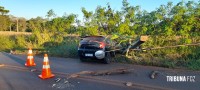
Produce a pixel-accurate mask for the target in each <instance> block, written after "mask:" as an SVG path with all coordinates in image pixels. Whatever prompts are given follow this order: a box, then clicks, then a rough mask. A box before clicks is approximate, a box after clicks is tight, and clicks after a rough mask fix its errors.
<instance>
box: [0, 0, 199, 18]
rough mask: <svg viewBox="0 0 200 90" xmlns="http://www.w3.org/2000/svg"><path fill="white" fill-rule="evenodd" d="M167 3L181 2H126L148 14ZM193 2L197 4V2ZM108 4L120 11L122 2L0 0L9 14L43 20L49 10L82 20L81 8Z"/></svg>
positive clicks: (151, 0) (134, 0) (149, 0)
mask: <svg viewBox="0 0 200 90" xmlns="http://www.w3.org/2000/svg"><path fill="white" fill-rule="evenodd" d="M169 1H171V2H173V4H177V2H180V1H181V0H128V2H129V3H130V5H133V6H136V5H139V6H140V7H141V9H142V10H147V11H149V12H150V11H152V10H155V9H156V8H158V7H159V6H160V5H162V4H165V5H166V4H167V2H169ZM184 1H188V0H184ZM194 1H195V2H197V1H198V0H194ZM108 2H109V3H110V5H111V7H112V9H114V10H120V9H121V7H122V0H0V6H4V7H5V8H6V9H8V10H10V13H9V14H11V15H14V16H16V17H25V18H26V19H30V18H35V17H37V16H41V17H43V18H45V16H46V14H47V12H48V11H49V10H50V9H53V10H54V12H55V13H56V15H57V16H63V15H64V13H66V14H71V13H73V14H78V16H79V19H82V17H83V14H82V12H81V7H85V8H86V10H88V11H93V12H94V11H95V9H96V7H97V6H98V5H100V6H106V4H107V3H108Z"/></svg>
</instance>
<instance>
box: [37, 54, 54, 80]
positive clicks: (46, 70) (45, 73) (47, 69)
mask: <svg viewBox="0 0 200 90" xmlns="http://www.w3.org/2000/svg"><path fill="white" fill-rule="evenodd" d="M38 76H39V77H40V78H42V79H47V78H51V77H54V76H55V75H54V74H51V70H50V65H49V60H48V56H47V54H44V61H43V67H42V73H41V75H38Z"/></svg>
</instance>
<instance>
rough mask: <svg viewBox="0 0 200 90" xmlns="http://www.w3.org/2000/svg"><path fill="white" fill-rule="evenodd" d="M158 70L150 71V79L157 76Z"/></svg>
mask: <svg viewBox="0 0 200 90" xmlns="http://www.w3.org/2000/svg"><path fill="white" fill-rule="evenodd" d="M158 74H159V72H158V71H152V72H151V74H150V78H151V79H155V78H156V77H157V76H158Z"/></svg>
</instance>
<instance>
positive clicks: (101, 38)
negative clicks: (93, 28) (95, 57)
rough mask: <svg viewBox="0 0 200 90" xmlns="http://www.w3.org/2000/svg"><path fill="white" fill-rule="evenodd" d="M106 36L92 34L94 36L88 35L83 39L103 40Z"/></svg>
mask: <svg viewBox="0 0 200 90" xmlns="http://www.w3.org/2000/svg"><path fill="white" fill-rule="evenodd" d="M104 39H105V38H104V37H102V36H92V37H86V38H84V39H83V41H88V40H92V41H103V40H104Z"/></svg>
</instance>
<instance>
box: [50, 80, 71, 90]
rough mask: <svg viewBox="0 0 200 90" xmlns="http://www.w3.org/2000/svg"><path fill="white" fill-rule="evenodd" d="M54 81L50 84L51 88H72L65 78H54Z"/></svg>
mask: <svg viewBox="0 0 200 90" xmlns="http://www.w3.org/2000/svg"><path fill="white" fill-rule="evenodd" d="M55 82H56V83H53V84H52V88H56V89H67V90H73V88H74V85H73V84H72V83H71V82H69V81H68V80H66V79H62V78H56V79H55Z"/></svg>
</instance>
